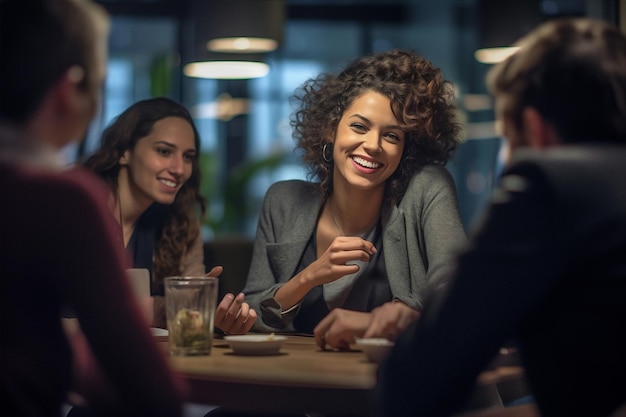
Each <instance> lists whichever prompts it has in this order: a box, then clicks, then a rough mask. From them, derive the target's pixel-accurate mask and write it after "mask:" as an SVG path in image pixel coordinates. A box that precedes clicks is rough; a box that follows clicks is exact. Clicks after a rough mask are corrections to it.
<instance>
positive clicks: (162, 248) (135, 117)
mask: <svg viewBox="0 0 626 417" xmlns="http://www.w3.org/2000/svg"><path fill="white" fill-rule="evenodd" d="M166 117H180V118H181V119H184V120H186V121H187V122H188V123H189V124H190V125H191V127H192V129H193V132H194V143H195V146H196V149H200V137H199V135H198V131H197V130H196V127H195V124H194V122H193V119H192V117H191V115H190V114H189V111H188V110H187V109H186V108H185V107H184V106H183V105H181V104H179V103H177V102H175V101H174V100H171V99H169V98H165V97H157V98H151V99H147V100H142V101H138V102H136V103H135V104H133V105H131V106H130V107H129V108H128V109H126V110H125V111H124V112H123V113H122V114H120V115H119V116H118V117H117V119H116V120H115V121H114V122H113V123H112V124H111V125H109V126H108V127H107V128H106V129H105V130H104V132H103V134H102V139H101V144H100V148H99V149H98V150H97V151H96V152H95V153H94V154H92V155H91V156H90V157H89V158H88V159H87V160H86V161H85V162H84V163H83V165H84V166H85V167H87V168H88V169H90V170H92V171H93V172H95V173H96V174H98V175H99V176H100V177H101V178H102V179H103V180H104V181H105V182H106V183H107V184H109V186H110V187H111V189H112V190H113V192H114V193H117V188H118V183H117V180H118V174H119V172H120V168H121V166H120V164H119V160H120V158H121V157H122V155H123V154H124V152H126V151H127V150H129V149H134V148H135V146H136V145H137V142H139V140H140V139H141V138H144V137H146V136H148V135H149V134H150V132H151V131H152V128H153V126H154V124H155V123H156V122H158V121H159V120H162V119H165V118H166ZM192 165H193V168H192V172H191V177H189V179H188V180H187V181H186V182H185V184H183V186H182V187H181V189H180V190H179V191H178V193H177V194H176V198H175V199H174V202H173V203H172V204H170V205H169V206H168V207H167V213H168V214H167V217H166V220H165V222H164V224H163V227H162V231H161V236H160V238H159V239H157V241H156V242H155V247H154V255H155V256H154V281H155V282H156V283H157V285H161V283H162V280H163V278H164V277H166V276H172V275H178V274H180V273H181V272H182V271H181V269H182V264H181V262H182V259H183V255H184V254H185V252H186V251H187V250H188V249H189V248H190V247H191V246H192V245H193V242H194V241H195V240H196V239H197V237H198V234H199V233H200V221H199V220H200V219H201V218H202V217H203V216H204V214H205V212H206V201H205V199H204V197H203V196H202V195H201V194H200V162H199V155H198V154H197V153H196V154H195V156H194V159H193V163H192Z"/></svg>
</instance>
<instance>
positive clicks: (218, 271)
mask: <svg viewBox="0 0 626 417" xmlns="http://www.w3.org/2000/svg"><path fill="white" fill-rule="evenodd" d="M222 272H224V267H223V266H221V265H218V266H214V267H213V268H211V270H210V271H209V272H207V273H206V274H204V276H205V277H212V278H219V276H220V275H222Z"/></svg>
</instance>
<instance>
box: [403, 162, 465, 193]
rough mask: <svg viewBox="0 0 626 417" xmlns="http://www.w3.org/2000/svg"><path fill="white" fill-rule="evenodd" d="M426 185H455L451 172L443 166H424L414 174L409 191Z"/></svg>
mask: <svg viewBox="0 0 626 417" xmlns="http://www.w3.org/2000/svg"><path fill="white" fill-rule="evenodd" d="M426 185H430V186H432V185H440V186H450V185H454V181H453V179H452V175H451V174H450V171H448V169H447V168H446V167H445V166H443V165H435V164H429V165H424V166H423V167H422V168H421V169H420V170H419V171H417V172H416V173H415V174H413V177H412V178H411V181H410V182H409V187H408V188H409V189H418V188H422V187H424V186H426Z"/></svg>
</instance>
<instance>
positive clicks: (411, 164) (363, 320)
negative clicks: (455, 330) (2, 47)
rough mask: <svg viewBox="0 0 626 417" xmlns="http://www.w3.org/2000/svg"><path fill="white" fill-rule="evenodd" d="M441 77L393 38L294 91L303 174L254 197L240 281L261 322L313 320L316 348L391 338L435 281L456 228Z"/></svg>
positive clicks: (282, 326) (446, 89) (286, 325)
mask: <svg viewBox="0 0 626 417" xmlns="http://www.w3.org/2000/svg"><path fill="white" fill-rule="evenodd" d="M453 97H454V91H453V89H452V85H451V84H450V83H449V82H448V81H445V80H444V79H443V76H442V74H441V71H440V70H439V69H437V68H435V67H434V66H433V65H432V64H431V63H430V62H429V61H428V60H426V59H424V58H423V57H421V56H420V55H418V54H416V53H414V52H413V51H409V50H392V51H388V52H384V53H379V54H375V55H371V56H366V57H363V58H360V59H357V60H355V61H353V62H352V63H351V64H350V65H349V66H348V67H347V68H346V69H345V70H344V71H342V72H341V73H340V74H339V75H332V74H321V75H320V76H318V77H316V78H313V79H310V80H308V81H307V82H305V83H304V84H303V86H302V87H301V88H300V89H299V90H298V91H297V92H296V95H295V97H294V98H295V99H296V101H297V102H298V104H299V108H298V110H297V111H296V113H295V115H294V118H293V120H292V127H294V129H295V131H294V138H295V139H296V142H297V147H298V148H300V150H302V151H303V152H302V155H303V159H304V162H305V163H306V164H307V165H308V167H309V169H310V174H311V178H314V179H315V182H313V181H309V182H307V181H283V182H279V183H276V184H274V185H273V186H272V187H270V189H269V190H268V192H267V194H266V196H265V200H264V203H263V207H262V211H261V215H260V217H259V225H258V231H257V238H256V241H255V247H254V252H253V258H252V264H251V267H250V274H249V275H248V280H247V285H246V288H245V289H244V292H245V293H246V295H247V297H248V302H249V303H250V305H251V306H252V307H253V308H255V309H257V310H258V311H260V313H261V318H262V320H259V321H258V322H257V323H256V324H255V328H254V329H255V330H260V331H282V332H284V331H294V332H304V333H313V334H315V336H316V341H317V343H318V345H319V346H320V347H321V348H325V347H326V346H327V345H328V346H331V347H333V348H348V347H349V346H350V343H352V342H354V338H355V337H384V338H387V339H394V338H395V337H396V335H397V334H398V333H399V332H400V331H402V330H403V329H404V328H405V327H406V326H408V324H409V323H411V322H412V321H413V320H415V319H417V317H419V314H420V311H421V308H422V303H423V302H424V300H425V299H426V298H427V297H428V296H429V295H430V294H431V293H432V292H435V291H437V290H438V289H439V288H441V286H442V285H443V284H444V283H445V280H446V276H447V272H448V268H449V267H448V265H449V264H450V261H451V260H452V257H453V256H454V253H455V250H456V248H457V246H458V245H459V244H460V243H462V242H463V241H464V240H465V235H464V231H463V228H462V225H461V221H460V218H459V213H458V207H457V200H456V192H455V187H454V183H453V181H452V178H451V176H450V174H449V173H448V172H447V171H446V169H445V168H443V167H442V165H444V164H445V163H446V162H447V161H448V158H449V157H450V155H451V153H452V151H453V150H454V149H455V147H456V145H457V141H458V138H459V135H460V129H459V124H458V122H457V120H456V117H455V107H454V103H453V101H452V100H453Z"/></svg>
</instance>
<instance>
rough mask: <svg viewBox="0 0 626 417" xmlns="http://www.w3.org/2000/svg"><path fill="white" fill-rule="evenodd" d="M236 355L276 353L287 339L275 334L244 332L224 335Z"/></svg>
mask: <svg viewBox="0 0 626 417" xmlns="http://www.w3.org/2000/svg"><path fill="white" fill-rule="evenodd" d="M224 340H225V341H226V343H228V344H229V345H230V347H231V348H232V349H233V352H234V353H235V354H236V355H276V354H277V353H278V352H280V348H281V347H282V346H283V343H285V340H287V337H286V336H276V335H274V334H244V335H236V336H224Z"/></svg>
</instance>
